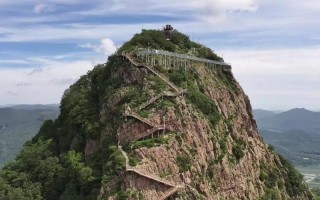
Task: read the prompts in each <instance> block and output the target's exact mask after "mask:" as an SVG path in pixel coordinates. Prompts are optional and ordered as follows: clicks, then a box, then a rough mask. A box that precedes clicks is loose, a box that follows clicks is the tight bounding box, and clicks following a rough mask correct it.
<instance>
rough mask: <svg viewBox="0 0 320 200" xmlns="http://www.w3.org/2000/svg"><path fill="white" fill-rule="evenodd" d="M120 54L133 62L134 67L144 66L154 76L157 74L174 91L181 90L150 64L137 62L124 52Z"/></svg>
mask: <svg viewBox="0 0 320 200" xmlns="http://www.w3.org/2000/svg"><path fill="white" fill-rule="evenodd" d="M121 56H123V57H125V58H126V59H127V60H129V61H130V63H131V64H133V65H134V66H136V67H145V68H147V69H148V70H149V71H151V72H152V73H154V74H155V75H156V76H158V77H159V78H160V79H162V80H163V81H164V82H166V83H167V84H168V85H169V86H170V87H172V88H173V89H174V90H175V91H177V92H179V91H180V90H182V89H180V88H178V87H177V86H176V85H175V84H174V83H172V82H171V81H170V80H169V79H167V78H166V76H165V75H163V74H161V73H160V72H158V71H157V70H156V69H154V68H153V67H152V66H150V65H146V64H142V63H139V62H137V61H135V60H134V59H133V58H132V57H131V56H130V55H129V54H126V53H122V54H121Z"/></svg>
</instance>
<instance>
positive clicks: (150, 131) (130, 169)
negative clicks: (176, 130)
mask: <svg viewBox="0 0 320 200" xmlns="http://www.w3.org/2000/svg"><path fill="white" fill-rule="evenodd" d="M121 56H122V57H124V58H125V59H127V60H128V61H129V62H130V63H131V64H132V65H134V66H136V67H145V68H147V69H148V70H150V71H151V72H152V73H154V74H155V75H156V76H158V77H159V78H160V79H162V80H163V81H164V82H166V83H167V84H168V85H169V86H170V87H171V88H173V89H174V90H175V92H169V91H164V92H162V93H161V94H159V95H157V96H154V97H152V98H151V99H150V100H148V101H147V102H145V103H143V104H142V105H140V106H139V107H138V108H137V109H134V111H132V110H131V109H130V108H129V109H128V108H125V112H124V115H125V116H127V117H133V118H136V119H138V120H140V121H141V122H143V123H145V124H148V125H149V126H151V127H152V128H151V129H148V130H147V131H145V132H143V133H141V134H140V135H139V137H138V138H136V140H139V139H141V138H144V137H146V136H149V135H150V134H153V133H154V132H156V131H160V130H164V129H165V127H164V126H161V125H157V124H155V123H153V122H151V121H149V120H147V119H145V118H143V117H141V116H139V114H137V113H136V112H138V111H140V110H142V109H144V108H146V107H147V106H148V105H150V104H152V103H153V102H155V101H157V100H158V99H159V98H161V97H163V96H167V97H176V96H180V95H181V94H184V93H186V92H187V91H186V90H184V89H180V88H179V87H177V86H176V85H175V84H174V83H172V82H171V81H170V80H169V79H167V78H166V77H165V75H163V74H161V73H160V72H158V71H157V70H156V69H154V68H153V67H152V66H149V65H146V64H141V63H139V62H137V61H135V60H134V59H133V58H132V57H131V56H130V55H129V54H126V53H122V54H121ZM118 148H119V150H120V151H121V153H122V155H123V156H124V158H125V160H126V171H127V172H133V173H135V174H137V175H139V176H143V177H145V178H147V179H150V180H152V181H155V182H158V183H161V184H163V185H166V186H169V187H170V189H168V190H167V191H166V192H165V193H164V195H163V196H162V197H161V198H160V200H165V199H167V198H168V197H170V196H171V195H173V194H175V193H176V192H177V191H178V190H179V189H180V188H182V187H181V186H180V185H174V184H172V183H169V182H168V181H165V180H162V179H161V178H159V177H156V176H153V175H150V174H147V173H143V172H141V171H139V170H137V169H135V168H134V167H131V166H130V163H129V158H128V155H127V153H126V152H125V151H123V149H122V146H120V145H119V146H118Z"/></svg>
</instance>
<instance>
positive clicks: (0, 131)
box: [0, 105, 59, 167]
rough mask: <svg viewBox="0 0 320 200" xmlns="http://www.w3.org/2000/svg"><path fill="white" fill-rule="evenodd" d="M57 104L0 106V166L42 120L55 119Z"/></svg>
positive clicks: (38, 126) (11, 158)
mask: <svg viewBox="0 0 320 200" xmlns="http://www.w3.org/2000/svg"><path fill="white" fill-rule="evenodd" d="M58 114H59V107H58V105H15V106H12V107H6V108H0V167H1V166H3V164H4V163H7V162H8V161H11V160H13V159H14V157H15V156H16V155H17V153H18V152H19V151H20V150H21V149H22V146H23V144H24V143H25V142H26V141H27V140H29V139H31V138H32V137H33V136H34V135H35V134H36V133H37V132H38V130H39V128H40V126H41V124H42V123H43V121H44V120H47V119H55V118H56V117H57V116H58Z"/></svg>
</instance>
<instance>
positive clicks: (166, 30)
mask: <svg viewBox="0 0 320 200" xmlns="http://www.w3.org/2000/svg"><path fill="white" fill-rule="evenodd" d="M163 31H164V34H165V35H166V37H167V40H170V39H171V36H172V32H173V27H172V26H171V25H170V24H167V25H166V26H165V27H163Z"/></svg>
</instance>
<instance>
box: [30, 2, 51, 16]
mask: <svg viewBox="0 0 320 200" xmlns="http://www.w3.org/2000/svg"><path fill="white" fill-rule="evenodd" d="M53 11H55V6H54V5H53V4H44V3H40V4H37V5H35V6H34V8H33V12H34V13H36V14H41V13H46V12H53Z"/></svg>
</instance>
